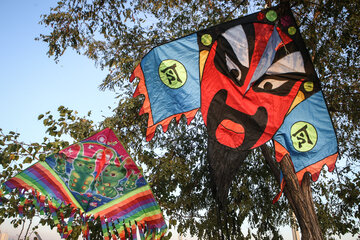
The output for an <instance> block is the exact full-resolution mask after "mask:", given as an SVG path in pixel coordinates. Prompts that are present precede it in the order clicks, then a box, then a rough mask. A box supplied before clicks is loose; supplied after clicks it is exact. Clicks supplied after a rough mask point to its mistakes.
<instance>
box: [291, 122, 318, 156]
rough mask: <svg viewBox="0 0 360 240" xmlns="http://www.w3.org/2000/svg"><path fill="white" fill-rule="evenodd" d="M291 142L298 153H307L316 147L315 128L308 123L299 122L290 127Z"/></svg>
mask: <svg viewBox="0 0 360 240" xmlns="http://www.w3.org/2000/svg"><path fill="white" fill-rule="evenodd" d="M290 134H291V141H292V143H293V146H294V148H295V149H296V150H297V151H299V152H308V151H310V150H311V149H313V148H314V147H315V145H316V142H317V138H318V134H317V131H316V128H315V127H314V126H313V125H312V124H310V123H308V122H303V121H299V122H296V123H294V124H293V125H292V126H291V131H290Z"/></svg>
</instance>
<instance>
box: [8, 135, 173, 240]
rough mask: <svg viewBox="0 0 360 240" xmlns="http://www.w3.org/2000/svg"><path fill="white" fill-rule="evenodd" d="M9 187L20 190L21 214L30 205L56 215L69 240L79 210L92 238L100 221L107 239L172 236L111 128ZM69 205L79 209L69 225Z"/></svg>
mask: <svg viewBox="0 0 360 240" xmlns="http://www.w3.org/2000/svg"><path fill="white" fill-rule="evenodd" d="M4 185H5V187H6V189H7V191H12V190H14V189H18V190H19V194H20V199H22V201H20V205H19V214H20V215H22V214H23V211H24V206H25V205H26V204H32V205H33V206H34V207H35V208H36V209H37V210H38V211H39V212H46V213H49V214H51V215H52V216H53V219H54V223H55V224H56V225H57V227H58V231H59V233H60V234H61V237H62V238H65V239H66V238H68V237H69V236H70V234H71V232H72V229H73V228H72V224H73V220H74V216H75V212H76V211H79V212H80V216H81V219H82V227H81V228H82V234H83V237H84V238H86V239H90V235H91V233H90V230H89V225H88V222H89V221H91V220H92V219H97V218H100V221H101V225H102V232H103V237H104V239H110V238H111V239H137V235H139V236H140V239H161V238H162V237H163V236H164V235H165V233H166V231H167V226H166V223H165V221H164V218H163V215H162V212H161V210H160V207H159V205H158V204H157V202H156V200H155V198H154V195H153V193H152V191H151V189H150V187H149V184H148V183H147V182H146V180H145V179H144V177H143V174H142V172H141V171H140V170H139V169H138V167H137V166H136V165H135V163H134V161H133V160H132V159H131V157H130V156H129V154H128V153H127V151H126V150H125V149H124V147H123V145H122V144H121V142H120V141H119V140H118V139H117V137H116V135H115V134H114V132H113V131H112V130H111V129H109V128H107V129H105V130H103V131H101V132H99V133H97V134H95V135H93V136H91V137H89V138H87V139H85V140H84V141H81V142H79V143H75V144H73V145H71V146H69V147H67V148H65V149H63V150H61V151H60V152H59V153H58V154H53V155H50V156H48V157H47V158H46V160H45V161H42V162H37V163H35V164H34V165H32V166H30V167H29V168H27V169H26V170H24V171H22V172H21V173H19V174H17V175H16V176H15V177H13V178H11V179H9V180H8V181H6V182H5V183H4ZM24 191H32V195H33V196H34V198H33V200H30V201H26V200H24V199H25V198H24ZM65 205H70V206H71V207H72V208H73V211H72V212H71V214H70V217H68V219H67V222H66V221H65V218H64V214H63V211H62V206H65Z"/></svg>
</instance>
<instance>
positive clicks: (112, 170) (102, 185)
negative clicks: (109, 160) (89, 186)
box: [95, 164, 126, 198]
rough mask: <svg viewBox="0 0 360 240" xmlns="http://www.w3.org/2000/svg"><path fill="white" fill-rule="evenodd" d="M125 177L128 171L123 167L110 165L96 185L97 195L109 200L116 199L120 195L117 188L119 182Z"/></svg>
mask: <svg viewBox="0 0 360 240" xmlns="http://www.w3.org/2000/svg"><path fill="white" fill-rule="evenodd" d="M125 175H126V169H125V168H124V167H123V166H116V165H115V164H110V165H108V166H107V167H106V168H105V169H104V170H103V172H102V175H101V177H100V178H99V180H98V181H97V182H96V184H95V187H96V190H97V193H98V194H100V195H102V196H105V197H108V198H114V197H116V196H117V195H118V194H119V192H118V191H117V189H116V187H118V185H119V181H120V180H121V179H123V178H124V177H125Z"/></svg>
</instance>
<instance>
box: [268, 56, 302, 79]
mask: <svg viewBox="0 0 360 240" xmlns="http://www.w3.org/2000/svg"><path fill="white" fill-rule="evenodd" d="M291 72H299V73H305V67H304V60H303V58H302V56H301V53H300V52H299V51H298V52H293V53H290V54H289V55H286V56H285V57H283V58H281V59H280V60H279V61H277V62H275V63H274V64H273V65H271V66H270V67H269V69H268V70H267V72H266V73H267V74H269V75H273V74H282V73H291Z"/></svg>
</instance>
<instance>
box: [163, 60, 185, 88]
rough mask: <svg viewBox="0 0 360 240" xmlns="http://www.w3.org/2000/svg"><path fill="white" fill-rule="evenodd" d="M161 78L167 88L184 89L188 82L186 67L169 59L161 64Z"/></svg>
mask: <svg viewBox="0 0 360 240" xmlns="http://www.w3.org/2000/svg"><path fill="white" fill-rule="evenodd" d="M159 76H160V79H161V81H162V82H163V83H164V84H165V85H166V86H168V87H169V88H175V89H176V88H180V87H182V86H183V85H184V84H185V82H186V80H187V73H186V69H185V67H184V65H183V64H182V63H180V62H179V61H176V60H173V59H167V60H164V61H162V62H161V63H160V66H159Z"/></svg>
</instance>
